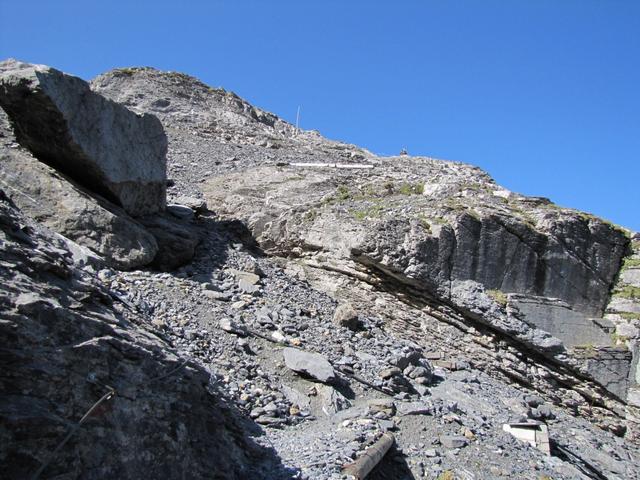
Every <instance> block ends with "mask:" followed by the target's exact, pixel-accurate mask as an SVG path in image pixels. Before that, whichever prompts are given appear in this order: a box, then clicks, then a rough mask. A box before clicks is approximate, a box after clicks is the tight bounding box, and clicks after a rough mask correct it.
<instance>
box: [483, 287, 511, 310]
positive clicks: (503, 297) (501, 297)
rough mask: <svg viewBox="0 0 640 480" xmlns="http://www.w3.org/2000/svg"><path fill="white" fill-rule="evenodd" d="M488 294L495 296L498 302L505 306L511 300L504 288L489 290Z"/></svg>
mask: <svg viewBox="0 0 640 480" xmlns="http://www.w3.org/2000/svg"><path fill="white" fill-rule="evenodd" d="M487 295H489V296H490V297H491V298H493V299H494V300H495V301H496V302H497V303H499V304H500V305H502V306H503V307H506V306H507V303H508V302H509V299H508V298H507V294H506V293H504V292H503V291H502V290H497V289H491V290H487Z"/></svg>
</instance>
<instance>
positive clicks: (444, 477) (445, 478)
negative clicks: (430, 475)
mask: <svg viewBox="0 0 640 480" xmlns="http://www.w3.org/2000/svg"><path fill="white" fill-rule="evenodd" d="M455 478H456V477H455V474H454V473H453V472H452V471H451V470H445V471H444V472H442V473H441V474H440V475H438V480H454V479H455Z"/></svg>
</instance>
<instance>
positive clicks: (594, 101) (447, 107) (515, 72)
mask: <svg viewBox="0 0 640 480" xmlns="http://www.w3.org/2000/svg"><path fill="white" fill-rule="evenodd" d="M0 57H1V58H6V57H16V58H19V59H21V60H26V61H30V62H36V63H45V64H49V65H52V66H55V67H56V68H59V69H61V70H64V71H66V72H69V73H73V74H75V75H78V76H80V77H83V78H86V79H89V78H91V77H93V76H95V75H97V74H98V73H101V72H103V71H106V70H109V69H111V68H114V67H123V66H135V65H144V66H154V67H157V68H160V69H164V70H177V71H182V72H185V73H189V74H191V75H194V76H196V77H198V78H200V79H201V80H203V81H204V82H206V83H208V84H210V85H213V86H224V87H225V88H227V89H229V90H233V91H235V92H236V93H238V94H239V95H240V96H242V97H244V98H246V99H248V100H249V101H251V102H252V103H254V104H255V105H257V106H260V107H262V108H264V109H266V110H269V111H272V112H274V113H276V114H278V115H279V116H281V117H283V118H285V119H287V120H289V121H292V122H294V121H295V114H296V109H297V107H298V105H301V106H302V110H301V126H302V127H303V128H307V129H317V130H319V131H320V132H321V133H322V134H324V135H325V136H327V137H330V138H334V139H337V140H343V141H347V142H351V143H355V144H358V145H361V146H363V147H365V148H368V149H370V150H372V151H373V152H375V153H379V154H396V153H398V152H399V151H400V149H401V148H403V147H406V148H407V149H408V151H409V153H411V154H414V155H428V156H433V157H437V158H444V159H450V160H459V161H464V162H468V163H472V164H475V165H478V166H480V167H482V168H483V169H485V170H487V171H488V172H489V173H490V174H491V175H492V176H493V177H494V178H495V179H496V180H497V181H498V182H499V183H501V184H503V185H504V186H506V187H507V188H509V189H511V190H514V191H518V192H521V193H525V194H528V195H541V196H546V197H549V198H551V199H552V200H553V201H555V202H556V203H558V204H560V205H563V206H568V207H572V208H578V209H582V210H585V211H588V212H591V213H594V214H597V215H600V216H603V217H605V218H607V219H609V220H611V221H613V222H614V223H618V224H621V225H624V226H627V227H629V228H632V229H635V230H640V214H639V213H638V208H639V206H640V193H639V191H640V1H638V0H518V1H514V0H501V1H497V0H439V1H435V0H433V1H432V0H413V1H401V0H400V1H394V2H391V1H377V2H376V1H372V0H368V1H366V0H351V1H346V0H342V1H338V0H322V1H319V0H318V1H312V0H307V1H300V0H298V1H293V0H291V1H285V0H272V1H264V0H235V1H231V0H225V1H206V2H205V1H191V2H188V1H183V2H168V1H162V0H156V1H146V0H142V1H135V2H134V1H128V2H124V1H119V0H111V1H109V2H104V1H103V2H96V1H90V0H85V1H75V0H74V1H72V0H69V1H65V0H58V1H41V0H40V1H37V0H32V1H29V2H19V1H16V0H14V1H8V0H0Z"/></svg>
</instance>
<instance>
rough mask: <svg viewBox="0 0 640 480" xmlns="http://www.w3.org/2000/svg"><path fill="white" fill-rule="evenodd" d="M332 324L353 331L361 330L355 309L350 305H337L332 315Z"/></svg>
mask: <svg viewBox="0 0 640 480" xmlns="http://www.w3.org/2000/svg"><path fill="white" fill-rule="evenodd" d="M333 323H334V324H335V325H338V326H340V327H345V328H348V329H349V330H354V331H355V330H358V329H360V328H361V323H360V320H359V319H358V312H356V310H355V308H353V306H352V305H351V304H350V303H343V304H342V305H338V308H336V311H335V312H334V314H333Z"/></svg>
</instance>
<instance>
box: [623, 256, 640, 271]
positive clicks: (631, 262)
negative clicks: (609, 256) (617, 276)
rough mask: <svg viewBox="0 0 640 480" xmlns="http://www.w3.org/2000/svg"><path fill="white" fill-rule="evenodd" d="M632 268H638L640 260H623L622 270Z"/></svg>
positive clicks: (628, 258) (631, 258) (632, 258)
mask: <svg viewBox="0 0 640 480" xmlns="http://www.w3.org/2000/svg"><path fill="white" fill-rule="evenodd" d="M634 267H640V258H634V257H627V258H625V259H624V262H623V263H622V268H623V269H625V268H634Z"/></svg>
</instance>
